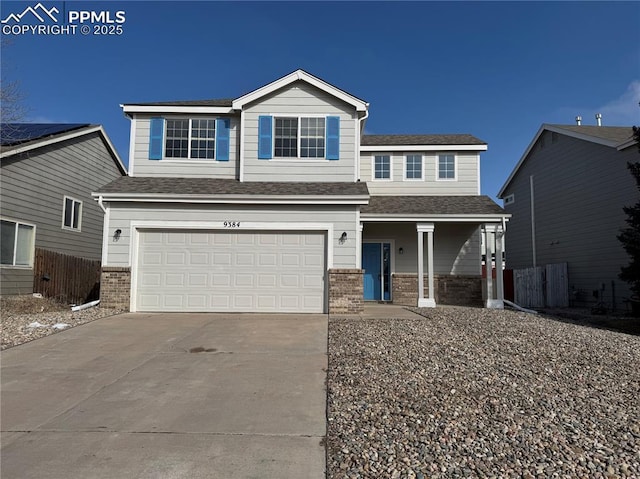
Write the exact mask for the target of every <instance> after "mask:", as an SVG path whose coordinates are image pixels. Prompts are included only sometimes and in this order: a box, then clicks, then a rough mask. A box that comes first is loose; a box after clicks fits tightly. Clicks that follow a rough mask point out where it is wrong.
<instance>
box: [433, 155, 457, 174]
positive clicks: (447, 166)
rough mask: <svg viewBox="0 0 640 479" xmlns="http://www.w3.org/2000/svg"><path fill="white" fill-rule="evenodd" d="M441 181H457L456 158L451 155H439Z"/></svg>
mask: <svg viewBox="0 0 640 479" xmlns="http://www.w3.org/2000/svg"><path fill="white" fill-rule="evenodd" d="M437 178H438V179H439V180H455V179H456V156H455V155H454V154H451V153H447V154H440V155H438V177H437Z"/></svg>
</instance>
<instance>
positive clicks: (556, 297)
mask: <svg viewBox="0 0 640 479" xmlns="http://www.w3.org/2000/svg"><path fill="white" fill-rule="evenodd" d="M513 283H514V284H513V287H514V300H515V303H516V304H518V305H520V306H524V307H527V308H544V307H548V308H567V307H569V275H568V270H567V263H558V264H548V265H546V266H537V267H535V268H525V269H515V270H513Z"/></svg>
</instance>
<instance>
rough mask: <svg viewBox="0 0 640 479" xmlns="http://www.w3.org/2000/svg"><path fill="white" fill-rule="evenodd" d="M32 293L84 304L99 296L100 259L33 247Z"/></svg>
mask: <svg viewBox="0 0 640 479" xmlns="http://www.w3.org/2000/svg"><path fill="white" fill-rule="evenodd" d="M33 292H34V293H41V294H42V295H43V296H44V297H46V298H54V299H56V300H58V301H60V302H63V303H76V304H83V303H85V302H87V301H91V300H93V299H98V298H99V296H100V261H96V260H90V259H86V258H79V257H77V256H71V255H67V254H62V253H56V252H54V251H49V250H45V249H40V248H36V251H35V261H34V265H33Z"/></svg>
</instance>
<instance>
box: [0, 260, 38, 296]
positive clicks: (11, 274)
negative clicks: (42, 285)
mask: <svg viewBox="0 0 640 479" xmlns="http://www.w3.org/2000/svg"><path fill="white" fill-rule="evenodd" d="M31 293H33V268H10V267H4V266H3V267H0V296H5V295H6V296H10V295H14V294H31Z"/></svg>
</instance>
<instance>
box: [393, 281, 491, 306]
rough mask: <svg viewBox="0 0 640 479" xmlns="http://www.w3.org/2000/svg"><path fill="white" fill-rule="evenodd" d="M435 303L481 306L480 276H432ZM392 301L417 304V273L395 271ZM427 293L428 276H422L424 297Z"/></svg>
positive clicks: (410, 304) (409, 304)
mask: <svg viewBox="0 0 640 479" xmlns="http://www.w3.org/2000/svg"><path fill="white" fill-rule="evenodd" d="M434 280H435V281H434V295H435V300H436V304H448V305H456V306H482V278H481V277H480V276H448V275H435V276H434ZM392 289H393V303H394V304H400V305H403V306H416V305H417V304H418V275H417V274H413V273H395V274H394V275H393V279H392ZM428 295H429V278H428V276H426V275H425V277H424V297H425V298H426V297H428Z"/></svg>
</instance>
